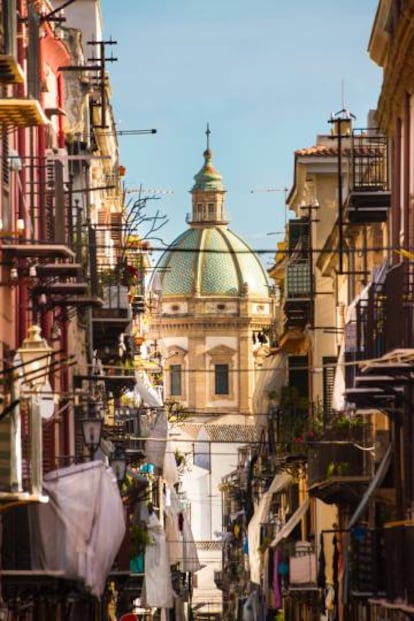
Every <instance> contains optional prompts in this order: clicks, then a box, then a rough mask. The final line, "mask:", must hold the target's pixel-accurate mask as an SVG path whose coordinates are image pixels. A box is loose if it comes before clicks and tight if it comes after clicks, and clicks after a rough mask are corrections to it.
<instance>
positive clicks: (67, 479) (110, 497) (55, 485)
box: [29, 461, 125, 597]
mask: <svg viewBox="0 0 414 621" xmlns="http://www.w3.org/2000/svg"><path fill="white" fill-rule="evenodd" d="M43 488H44V492H45V493H46V494H47V495H48V496H49V502H48V503H46V504H39V505H35V506H33V507H30V510H29V516H30V529H31V546H32V568H33V569H40V570H58V571H63V572H64V575H65V577H67V578H70V579H73V580H82V581H84V583H85V586H86V587H87V588H88V589H90V591H91V592H92V593H93V594H94V595H96V596H98V597H99V596H100V595H102V593H103V591H104V587H105V580H106V577H107V574H108V573H109V571H110V569H111V567H112V564H113V562H114V560H115V556H116V554H117V552H118V550H119V547H120V545H121V542H122V539H123V537H124V534H125V519H124V511H123V505H122V501H121V497H120V495H119V489H118V485H117V483H116V481H115V478H114V476H113V473H112V470H110V469H108V468H106V467H105V465H104V464H103V462H100V461H94V462H89V463H87V464H80V465H74V466H69V467H68V468H61V469H59V470H56V471H54V472H50V473H48V474H47V475H46V476H45V479H44V486H43ZM109 532H110V534H111V536H110V537H108V533H109Z"/></svg>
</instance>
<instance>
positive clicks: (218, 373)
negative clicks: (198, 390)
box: [214, 364, 230, 395]
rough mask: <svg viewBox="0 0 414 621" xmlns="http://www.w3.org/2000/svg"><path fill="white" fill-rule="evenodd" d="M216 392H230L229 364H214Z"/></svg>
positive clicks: (219, 393)
mask: <svg viewBox="0 0 414 621" xmlns="http://www.w3.org/2000/svg"><path fill="white" fill-rule="evenodd" d="M214 392H215V394H216V395H228V394H229V392H230V391H229V365H228V364H216V365H215V366H214Z"/></svg>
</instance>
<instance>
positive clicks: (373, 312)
mask: <svg viewBox="0 0 414 621" xmlns="http://www.w3.org/2000/svg"><path fill="white" fill-rule="evenodd" d="M413 282H414V281H413V267H412V263H411V262H408V261H404V262H402V263H399V264H398V265H395V266H393V267H392V268H390V269H389V270H388V272H387V274H386V276H385V279H384V281H383V282H382V283H379V284H374V283H373V284H372V285H371V287H370V289H369V292H368V294H367V296H366V298H365V299H364V300H360V301H359V302H358V304H357V309H356V310H357V324H356V336H357V342H356V351H358V352H360V357H361V358H362V359H366V358H379V357H381V356H384V355H385V354H387V353H389V352H391V351H393V350H398V349H404V348H411V347H412V343H413V339H414V328H413V325H414V324H413V309H414V307H413V303H412V300H413V299H414V284H413Z"/></svg>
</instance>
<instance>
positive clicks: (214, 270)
mask: <svg viewBox="0 0 414 621" xmlns="http://www.w3.org/2000/svg"><path fill="white" fill-rule="evenodd" d="M156 271H157V272H158V276H159V279H160V283H161V290H162V294H163V296H166V295H172V296H175V295H183V296H187V295H188V296H191V295H200V296H224V297H225V296H231V297H240V296H243V295H247V296H249V297H250V296H253V297H262V298H263V297H266V298H267V297H269V283H268V279H267V274H266V272H265V270H264V268H263V266H262V265H261V263H260V261H259V259H258V257H257V256H256V255H255V253H254V252H253V251H252V250H251V248H250V247H249V246H248V245H247V244H246V243H245V242H244V241H243V240H242V239H240V237H238V236H237V235H235V234H234V233H233V232H232V231H230V230H229V229H228V228H227V227H223V226H213V227H206V228H190V229H189V230H187V231H185V232H184V233H183V234H182V235H180V237H178V238H177V239H176V240H175V241H173V243H172V244H171V246H170V247H169V249H168V250H167V251H166V252H165V253H164V254H163V255H162V257H161V259H160V260H159V262H158V264H157V267H156Z"/></svg>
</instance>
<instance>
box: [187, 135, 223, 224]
mask: <svg viewBox="0 0 414 621" xmlns="http://www.w3.org/2000/svg"><path fill="white" fill-rule="evenodd" d="M210 134H211V130H210V127H209V124H208V123H207V130H206V136H207V147H206V150H205V151H204V153H203V157H204V165H203V166H202V168H201V170H200V171H199V172H198V173H197V174H196V175H194V181H195V183H194V185H193V187H192V188H191V194H192V195H193V200H192V206H193V214H192V220H191V224H192V225H195V226H197V225H203V226H205V225H206V224H209V223H210V224H212V225H217V224H228V221H227V219H226V218H225V213H224V195H225V193H226V190H225V189H224V186H223V182H222V176H221V175H220V173H219V172H217V170H216V169H215V168H214V165H213V154H212V151H211V149H210Z"/></svg>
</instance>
